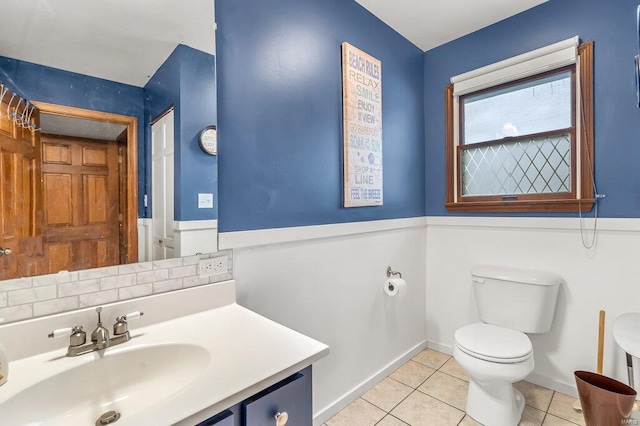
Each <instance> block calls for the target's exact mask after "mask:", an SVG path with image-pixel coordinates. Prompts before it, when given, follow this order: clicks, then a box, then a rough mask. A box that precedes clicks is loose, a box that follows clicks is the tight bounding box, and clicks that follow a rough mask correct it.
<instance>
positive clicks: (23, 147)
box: [0, 96, 46, 279]
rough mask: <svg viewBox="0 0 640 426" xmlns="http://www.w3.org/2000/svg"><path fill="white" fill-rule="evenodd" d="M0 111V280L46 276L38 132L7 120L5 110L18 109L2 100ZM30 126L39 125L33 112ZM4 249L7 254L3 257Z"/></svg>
mask: <svg viewBox="0 0 640 426" xmlns="http://www.w3.org/2000/svg"><path fill="white" fill-rule="evenodd" d="M7 98H8V96H7ZM14 104H16V102H14ZM23 105H24V104H23ZM0 111H1V113H0V179H1V180H2V189H1V190H0V247H2V248H3V249H4V250H3V256H1V257H0V279H9V278H18V277H27V276H33V275H38V274H42V273H46V262H45V261H44V258H43V252H42V239H41V237H40V236H41V231H42V201H41V200H42V198H41V197H40V188H41V187H40V177H41V175H40V133H39V132H36V131H32V130H29V129H25V128H23V127H21V126H19V125H18V124H16V123H15V122H14V121H13V120H10V119H9V118H8V117H7V111H9V112H15V113H16V115H17V116H21V112H22V110H18V111H15V108H11V107H8V106H7V104H6V100H5V101H3V103H2V104H0ZM32 123H39V112H38V110H37V109H36V110H34V111H33V114H32ZM6 249H8V250H9V251H10V252H11V254H9V255H5V253H6V254H8V253H9V251H6Z"/></svg>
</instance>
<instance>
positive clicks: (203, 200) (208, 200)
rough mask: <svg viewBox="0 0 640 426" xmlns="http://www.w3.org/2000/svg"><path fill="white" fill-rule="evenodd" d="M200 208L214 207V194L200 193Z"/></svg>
mask: <svg viewBox="0 0 640 426" xmlns="http://www.w3.org/2000/svg"><path fill="white" fill-rule="evenodd" d="M198 208H199V209H212V208H213V194H198Z"/></svg>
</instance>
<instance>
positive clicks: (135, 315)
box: [122, 311, 144, 321]
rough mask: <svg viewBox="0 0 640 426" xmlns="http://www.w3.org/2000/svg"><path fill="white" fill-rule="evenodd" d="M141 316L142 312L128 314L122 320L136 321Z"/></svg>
mask: <svg viewBox="0 0 640 426" xmlns="http://www.w3.org/2000/svg"><path fill="white" fill-rule="evenodd" d="M143 315H144V312H141V311H135V312H131V313H130V314H127V315H124V316H123V317H122V319H124V320H125V321H129V320H132V319H138V318H140V317H141V316H143Z"/></svg>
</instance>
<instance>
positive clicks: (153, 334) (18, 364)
mask: <svg viewBox="0 0 640 426" xmlns="http://www.w3.org/2000/svg"><path fill="white" fill-rule="evenodd" d="M229 283H231V284H227V285H231V286H232V288H233V289H235V285H234V283H233V282H229ZM221 290H225V289H224V288H223V287H221ZM209 291H211V289H209ZM226 291H227V293H229V289H228V288H226ZM193 295H194V296H199V297H201V296H202V294H199V293H197V292H194V293H193ZM161 296H165V298H164V299H161V298H156V299H155V300H154V301H153V303H155V305H157V306H156V308H154V307H152V306H147V307H146V308H148V310H150V311H151V312H146V311H145V316H144V317H143V318H145V317H147V318H148V316H149V315H153V311H154V309H162V305H163V302H164V306H165V308H164V309H165V310H167V309H170V308H167V307H166V306H169V305H166V302H167V300H169V299H168V298H167V297H166V296H167V295H161ZM182 297H184V295H182ZM208 297H211V295H210V294H209V295H208ZM141 300H142V299H138V302H137V303H138V305H140V304H142V305H144V303H141V302H140V301H141ZM226 301H227V302H230V303H226V302H225V303H226V304H224V305H223V306H218V307H215V308H213V309H208V310H204V311H202V312H196V313H193V314H190V315H186V316H181V317H178V318H174V319H168V320H165V321H162V322H158V323H155V324H151V325H145V326H142V327H139V324H140V323H137V322H133V321H132V322H131V323H130V325H129V329H130V332H131V336H132V339H131V341H129V342H127V343H123V344H121V345H118V346H114V347H111V348H107V349H106V350H104V351H99V352H93V353H90V354H86V355H81V356H78V357H65V356H64V355H65V353H66V345H67V344H68V337H65V338H62V339H56V340H62V341H64V345H65V346H64V348H58V349H55V350H53V351H48V352H44V353H39V354H35V355H31V356H27V357H25V358H20V359H14V360H12V361H11V362H10V363H9V367H10V371H9V381H8V382H7V384H6V385H4V386H1V387H0V412H2V411H3V410H2V408H3V407H2V406H3V402H5V401H7V400H9V399H10V398H11V397H13V396H14V395H16V394H18V393H19V392H21V391H23V390H28V389H29V388H30V387H31V386H33V385H34V384H37V383H38V382H40V381H42V380H43V379H44V378H47V377H52V376H55V375H57V374H59V373H62V372H64V371H66V370H70V369H73V368H76V367H78V366H80V365H82V364H84V363H86V364H88V363H96V362H97V363H99V362H101V361H102V360H101V359H100V357H101V356H104V357H105V358H107V357H109V356H110V355H117V354H118V353H122V352H126V351H129V350H136V349H140V348H142V347H145V346H156V345H170V344H173V345H175V344H186V345H196V346H200V347H202V348H204V349H206V350H207V351H208V352H209V354H210V356H211V361H210V362H209V363H208V364H207V366H206V367H204V369H203V371H201V372H199V373H198V374H197V376H196V378H195V379H194V380H193V381H192V382H190V384H188V385H187V386H186V387H184V388H183V389H182V390H181V391H178V392H177V393H175V394H173V395H170V396H168V397H167V398H166V399H162V401H161V402H159V403H155V404H154V405H153V406H151V407H150V408H148V409H146V410H143V411H139V412H137V413H131V414H128V413H127V412H126V411H125V410H123V412H122V418H121V419H120V420H118V421H117V424H118V425H119V426H124V425H136V426H137V425H141V424H153V425H172V424H189V425H195V424H196V423H198V422H199V421H202V420H205V419H207V418H208V417H210V416H212V415H215V414H217V413H218V412H220V411H223V410H224V409H226V408H229V407H230V406H232V405H234V404H237V403H238V402H241V401H242V400H244V399H246V398H248V397H250V396H252V395H254V394H255V393H257V392H259V391H260V390H262V389H264V388H266V387H268V386H270V385H272V384H275V383H277V382H278V381H280V380H282V379H284V378H286V377H288V376H290V375H291V374H293V373H295V372H297V371H300V370H302V369H303V368H305V367H307V366H308V365H310V364H312V363H313V362H315V361H317V360H319V359H320V358H322V357H324V356H326V355H327V354H328V353H329V347H328V346H327V345H325V344H323V343H320V342H318V341H316V340H314V339H311V338H309V337H307V336H304V335H302V334H300V333H298V332H296V331H293V330H291V329H289V328H287V327H284V326H282V325H280V324H278V323H275V322H273V321H271V320H269V319H267V318H265V317H262V316H260V315H258V314H256V313H254V312H252V311H250V310H248V309H246V308H243V307H242V306H240V305H237V304H236V303H235V302H234V300H231V299H230V298H227V300H226ZM182 302H183V301H182ZM134 303H135V301H134ZM218 304H219V303H218ZM132 306H133V305H132ZM106 308H107V307H105V310H106ZM119 308H120V309H116V310H120V312H121V314H122V313H126V312H127V311H125V312H122V310H123V309H124V308H128V306H126V307H122V306H121V307H119ZM88 311H91V310H88ZM112 311H114V310H113V309H112ZM87 315H88V314H87ZM104 318H105V317H104V315H103V323H107V321H105V320H104ZM33 321H36V320H33ZM53 322H56V321H53ZM57 322H58V323H59V322H60V321H57ZM110 322H111V321H109V324H110ZM16 325H18V326H19V323H18V324H16ZM27 325H29V324H27ZM68 325H73V324H68ZM83 325H84V326H85V330H86V331H87V338H89V335H90V333H91V330H92V328H93V327H94V326H95V324H90V323H84V324H83ZM140 325H144V324H140ZM8 326H12V325H11V324H9V325H7V326H2V327H8ZM105 326H107V327H108V328H110V327H109V325H108V324H105ZM40 327H42V325H40ZM32 328H33V325H32ZM2 331H3V330H2V329H0V338H3V333H2ZM6 331H7V330H5V333H4V337H5V338H8V337H10V336H14V335H19V333H16V331H15V330H13V332H12V333H7V332H6ZM40 337H41V338H45V339H46V337H45V336H42V335H41V336H40ZM29 338H30V339H31V338H35V337H29ZM3 343H4V345H5V346H6V347H7V349H8V348H9V347H10V345H11V344H12V342H3ZM58 346H59V344H58ZM100 352H104V353H103V354H101V353H100ZM165 361H166V360H165ZM172 362H175V364H176V366H178V365H180V362H181V359H179V357H178V359H174V360H172ZM169 365H171V364H169ZM69 385H70V386H76V385H79V384H72V383H70V384H69ZM105 386H108V384H106V385H105ZM151 387H152V386H151ZM153 391H154V389H149V392H150V394H149V395H150V396H152V395H153ZM124 397H125V398H126V396H124ZM38 405H39V404H38V402H37V401H33V409H34V410H38ZM96 420H97V417H96ZM4 421H8V422H9V423H11V419H7V418H3V422H4ZM9 423H8V424H9ZM11 424H12V423H11ZM45 424H46V423H45Z"/></svg>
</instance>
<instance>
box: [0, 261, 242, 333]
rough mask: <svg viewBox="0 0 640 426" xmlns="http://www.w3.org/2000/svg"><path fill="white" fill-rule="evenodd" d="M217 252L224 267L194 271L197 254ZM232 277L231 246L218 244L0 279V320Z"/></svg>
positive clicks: (65, 309)
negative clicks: (176, 254) (178, 254)
mask: <svg viewBox="0 0 640 426" xmlns="http://www.w3.org/2000/svg"><path fill="white" fill-rule="evenodd" d="M221 256H226V257H227V268H228V269H227V273H225V274H217V275H212V276H207V277H200V276H199V275H198V263H199V262H200V260H201V259H207V258H215V257H221ZM232 278H233V252H232V251H231V250H222V251H218V252H215V253H209V254H201V255H195V256H188V257H183V258H178V259H167V260H159V261H154V262H144V263H132V264H129V265H119V266H108V267H106V268H97V269H88V270H85V271H73V272H60V273H58V274H51V275H41V276H38V277H31V278H17V279H13V280H6V281H0V320H1V319H3V318H4V321H0V322H2V323H3V324H4V323H9V322H15V321H21V320H26V319H29V318H35V317H41V316H45V315H50V314H57V313H61V312H68V311H73V310H76V309H81V308H87V307H90V306H98V305H102V304H105V303H112V302H118V301H121V300H128V299H135V298H137V297H143V296H149V295H151V294H158V293H165V292H168V291H175V290H180V289H183V288H189V287H195V286H199V285H204V284H210V283H216V282H220V281H226V280H230V279H232Z"/></svg>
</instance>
